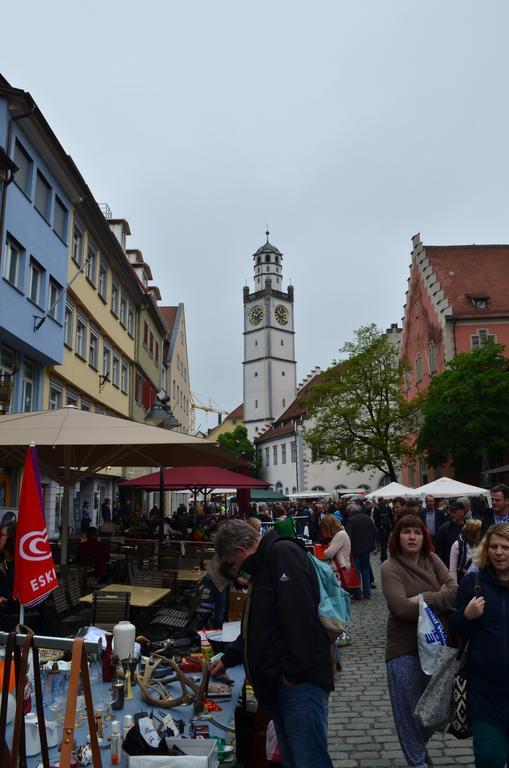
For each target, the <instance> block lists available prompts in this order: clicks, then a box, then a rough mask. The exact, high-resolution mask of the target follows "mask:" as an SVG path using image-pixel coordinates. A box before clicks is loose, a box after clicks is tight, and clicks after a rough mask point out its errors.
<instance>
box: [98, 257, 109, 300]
mask: <svg viewBox="0 0 509 768" xmlns="http://www.w3.org/2000/svg"><path fill="white" fill-rule="evenodd" d="M97 293H98V294H99V296H100V297H101V299H104V300H105V301H106V295H107V293H108V267H107V266H106V264H105V263H104V261H103V260H102V259H101V260H100V261H99V282H98V284H97Z"/></svg>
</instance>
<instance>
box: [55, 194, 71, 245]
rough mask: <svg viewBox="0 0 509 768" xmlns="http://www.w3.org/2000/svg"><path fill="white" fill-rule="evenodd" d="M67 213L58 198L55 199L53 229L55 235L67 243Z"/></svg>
mask: <svg viewBox="0 0 509 768" xmlns="http://www.w3.org/2000/svg"><path fill="white" fill-rule="evenodd" d="M68 216H69V214H68V211H67V208H66V207H65V205H64V204H63V202H62V201H61V200H60V198H59V197H55V210H54V211H53V229H54V230H55V232H56V233H57V235H58V236H59V237H60V238H61V239H62V240H63V241H64V243H66V242H67V219H68Z"/></svg>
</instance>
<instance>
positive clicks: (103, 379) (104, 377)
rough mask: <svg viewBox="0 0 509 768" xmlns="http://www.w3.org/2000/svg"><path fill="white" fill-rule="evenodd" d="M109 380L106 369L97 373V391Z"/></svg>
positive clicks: (108, 373)
mask: <svg viewBox="0 0 509 768" xmlns="http://www.w3.org/2000/svg"><path fill="white" fill-rule="evenodd" d="M109 380H110V372H109V371H106V373H104V374H99V392H100V391H101V390H102V388H103V387H104V385H105V384H106V382H107V381H109Z"/></svg>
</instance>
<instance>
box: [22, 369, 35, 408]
mask: <svg viewBox="0 0 509 768" xmlns="http://www.w3.org/2000/svg"><path fill="white" fill-rule="evenodd" d="M34 399H35V363H33V362H32V361H31V360H28V359H27V358H25V363H24V366H23V404H22V408H23V411H25V412H26V411H32V410H33V408H34Z"/></svg>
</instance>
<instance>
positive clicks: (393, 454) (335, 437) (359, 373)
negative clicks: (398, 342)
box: [305, 324, 413, 480]
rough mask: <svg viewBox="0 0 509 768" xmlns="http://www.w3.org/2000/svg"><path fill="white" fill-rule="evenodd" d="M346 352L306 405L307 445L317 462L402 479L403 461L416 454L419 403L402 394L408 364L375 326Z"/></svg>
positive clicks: (367, 328) (361, 331)
mask: <svg viewBox="0 0 509 768" xmlns="http://www.w3.org/2000/svg"><path fill="white" fill-rule="evenodd" d="M340 352H341V353H342V354H345V355H347V359H346V360H343V361H340V362H335V363H334V364H333V365H332V366H331V368H329V369H328V370H327V371H326V372H325V373H324V374H323V376H322V377H321V380H320V381H319V382H318V383H317V384H316V385H315V386H314V387H313V388H312V390H311V393H310V395H309V397H308V398H307V399H306V401H305V403H306V405H307V406H308V408H309V411H308V412H309V414H310V416H311V417H312V418H313V421H314V424H313V426H312V427H311V428H310V429H308V430H307V431H306V434H305V437H306V441H307V442H308V443H309V445H310V446H311V448H312V450H313V456H314V458H315V460H318V461H321V462H337V464H338V466H339V465H341V464H342V463H344V464H347V465H348V466H349V467H351V468H352V469H353V470H357V471H363V470H366V469H367V470H370V469H371V470H375V469H378V470H380V471H381V472H384V473H385V474H387V475H388V476H389V477H390V479H391V480H396V479H397V471H398V468H399V465H400V462H401V459H402V458H403V457H404V456H410V455H412V454H413V449H412V446H411V444H410V443H409V442H408V441H407V434H408V432H409V431H410V427H409V424H410V417H411V414H412V410H413V405H411V404H408V403H407V402H406V401H405V399H404V398H403V396H402V394H401V384H402V377H403V373H404V372H405V370H407V369H408V365H407V364H406V363H405V362H403V361H401V360H400V359H399V356H398V350H397V349H396V347H395V345H394V343H393V342H392V341H391V339H390V338H389V337H388V336H387V334H385V333H383V332H382V331H381V330H379V329H378V328H377V327H376V325H374V324H372V325H367V326H363V327H362V328H359V330H357V331H356V332H355V340H354V341H350V342H348V343H346V344H345V345H344V347H343V348H342V349H341V350H340Z"/></svg>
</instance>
